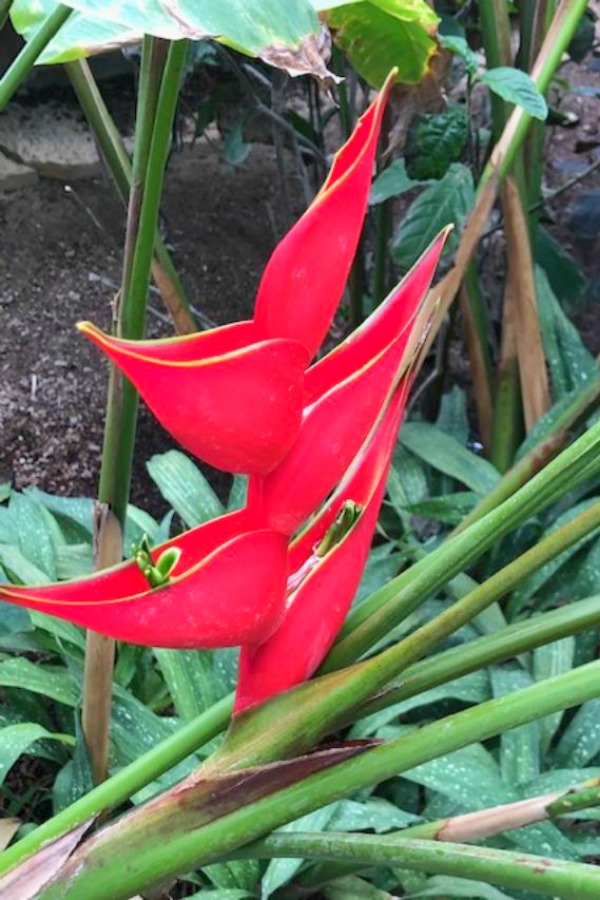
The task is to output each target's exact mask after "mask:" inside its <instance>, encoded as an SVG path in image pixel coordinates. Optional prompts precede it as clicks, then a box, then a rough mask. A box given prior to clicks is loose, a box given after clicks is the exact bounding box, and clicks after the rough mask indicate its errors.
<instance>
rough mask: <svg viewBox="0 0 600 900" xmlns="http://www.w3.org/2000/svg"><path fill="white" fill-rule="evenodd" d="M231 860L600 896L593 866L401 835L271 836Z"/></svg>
mask: <svg viewBox="0 0 600 900" xmlns="http://www.w3.org/2000/svg"><path fill="white" fill-rule="evenodd" d="M235 856H236V858H237V859H249V858H250V859H263V858H264V859H273V858H279V857H300V858H302V859H324V860H335V861H336V862H338V863H341V862H345V863H351V864H352V866H353V868H354V867H356V868H359V867H360V868H361V869H364V868H365V867H369V866H389V867H392V868H394V867H398V868H401V869H409V870H413V869H414V870H417V871H419V872H427V873H430V874H438V875H454V876H457V877H460V878H468V879H474V880H477V881H484V882H485V883H486V884H496V885H499V886H500V887H505V888H514V889H516V890H525V891H533V892H534V893H536V894H542V895H543V896H545V897H554V898H557V897H559V898H563V900H596V898H597V897H598V896H599V895H600V870H599V869H598V867H597V866H593V865H588V864H586V863H575V862H564V861H563V860H552V859H549V858H548V857H542V856H534V855H532V854H527V853H522V852H520V851H509V850H495V849H492V848H491V847H472V846H470V845H468V844H460V843H456V842H451V843H443V844H439V843H437V842H435V841H428V840H423V839H418V838H405V837H404V836H403V835H402V834H398V835H391V836H390V835H387V836H385V837H381V836H379V835H364V834H360V835H358V834H343V833H341V834H338V833H335V832H326V833H325V834H319V835H315V834H311V833H308V834H301V833H296V834H293V835H287V834H281V835H279V834H275V835H271V837H267V838H264V839H263V840H261V841H257V842H256V843H254V844H252V845H251V846H250V847H248V848H247V849H245V850H243V851H238V852H237V853H236V855H235Z"/></svg>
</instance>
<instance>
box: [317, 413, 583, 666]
mask: <svg viewBox="0 0 600 900" xmlns="http://www.w3.org/2000/svg"><path fill="white" fill-rule="evenodd" d="M599 444H600V424H596V425H594V426H593V427H592V428H591V429H590V430H589V431H588V432H586V433H585V434H584V435H582V436H581V437H580V438H579V439H578V440H577V441H575V442H574V443H573V444H571V446H570V447H567V448H566V449H565V450H563V451H562V453H561V454H560V455H559V456H558V457H556V458H555V459H554V460H552V461H551V462H549V463H548V465H547V466H546V467H545V468H544V469H543V470H542V471H541V472H539V473H538V474H537V475H536V476H534V478H532V479H531V480H530V481H529V482H527V483H526V484H525V485H523V486H522V487H521V488H520V489H519V490H518V491H517V492H516V493H515V494H513V495H512V496H511V497H509V498H508V499H506V500H505V501H504V502H503V503H502V504H500V505H499V506H497V507H495V508H494V509H492V510H491V511H490V512H488V513H487V515H485V516H484V517H483V518H481V519H479V520H477V521H476V522H474V523H473V524H472V525H471V526H470V527H469V528H468V529H466V530H465V531H461V532H460V533H455V534H454V535H451V536H450V538H448V539H447V540H446V541H445V542H444V543H443V544H442V545H441V546H439V547H438V548H436V550H434V551H433V552H432V553H430V554H429V556H427V557H426V558H425V559H423V560H420V561H418V562H417V563H415V565H414V566H412V567H411V568H410V569H409V570H406V571H405V572H402V573H401V574H400V575H398V576H397V577H396V578H394V579H392V581H390V582H389V583H388V584H387V585H385V586H384V587H383V588H380V589H379V590H378V591H376V592H375V593H374V594H372V595H371V596H370V597H369V598H368V599H367V600H365V601H363V603H361V604H360V606H359V607H358V608H357V609H356V610H355V612H354V613H352V614H351V615H350V616H349V617H348V620H347V622H346V625H345V627H344V629H343V630H342V632H341V635H340V638H338V640H337V642H336V644H335V645H334V647H333V649H332V650H331V651H330V653H329V654H328V656H327V658H326V660H325V663H324V664H323V665H322V667H321V669H320V671H321V672H329V671H332V670H333V669H339V668H341V667H343V666H344V665H348V663H350V662H353V661H354V660H356V659H358V658H359V657H360V656H361V655H362V654H363V653H364V652H365V651H366V650H368V649H369V648H370V647H371V646H373V645H374V644H375V643H376V642H377V641H378V640H380V639H381V638H382V637H384V636H385V635H386V634H387V633H388V632H389V630H390V629H391V628H393V627H394V626H395V625H397V624H398V623H399V622H400V621H402V620H403V619H404V618H405V616H407V615H409V614H410V613H411V612H412V611H413V610H414V609H415V608H416V607H417V606H418V605H419V603H421V602H423V600H424V599H425V598H426V597H427V596H429V595H431V593H433V592H434V591H435V590H437V589H439V588H440V587H442V586H443V585H444V584H446V583H447V582H448V581H449V580H450V579H451V578H453V577H454V576H455V575H457V574H458V573H459V572H461V571H462V570H463V569H464V568H465V567H466V566H468V565H469V564H470V563H471V562H473V561H474V560H475V559H476V558H478V557H479V556H481V554H482V553H484V552H485V551H486V550H487V549H489V548H490V547H491V546H492V545H493V544H494V543H495V542H496V541H497V540H498V538H499V537H500V536H501V535H503V534H506V533H507V532H508V531H510V530H512V529H513V528H514V527H516V525H518V524H520V523H521V522H523V521H525V519H527V518H529V517H530V516H531V515H533V514H534V513H536V512H538V511H539V510H541V509H543V508H545V507H546V506H548V505H549V504H550V503H552V502H553V501H554V500H555V499H557V497H559V496H562V494H564V493H565V492H566V490H568V489H569V486H570V485H571V484H576V483H578V481H579V480H580V479H582V478H583V477H584V476H585V477H589V474H590V470H589V466H590V465H591V466H592V467H593V466H596V465H597V464H598V463H599V462H600V460H598V445H599Z"/></svg>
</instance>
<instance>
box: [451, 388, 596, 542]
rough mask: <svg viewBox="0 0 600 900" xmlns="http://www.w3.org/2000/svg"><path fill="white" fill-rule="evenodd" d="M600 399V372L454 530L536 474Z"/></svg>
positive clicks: (512, 492) (465, 525) (461, 529)
mask: <svg viewBox="0 0 600 900" xmlns="http://www.w3.org/2000/svg"><path fill="white" fill-rule="evenodd" d="M598 403H600V376H598V377H596V378H594V379H593V380H592V382H591V383H590V384H589V385H588V386H587V387H586V388H585V390H583V391H577V394H576V396H575V397H574V399H573V400H572V401H571V402H570V403H569V404H568V406H566V407H565V408H564V409H563V410H562V411H561V412H560V414H559V415H558V416H557V418H556V421H555V422H554V423H553V425H552V428H551V429H550V430H549V431H548V433H547V434H546V435H545V437H544V438H543V439H542V440H541V441H540V442H539V443H537V444H536V445H535V446H534V447H533V448H532V449H531V450H529V451H528V452H527V453H526V454H525V455H524V456H523V457H522V458H521V459H519V460H518V461H517V462H516V463H515V464H514V465H513V466H512V468H511V469H509V471H508V472H507V473H506V474H505V475H504V477H503V478H502V479H501V480H500V481H499V482H498V484H497V485H496V486H495V487H494V488H492V490H491V491H489V492H488V493H487V494H486V495H485V497H483V498H482V499H481V500H480V501H479V503H478V504H477V506H475V508H474V509H472V510H471V512H470V513H469V514H468V515H467V516H466V517H465V518H464V519H463V520H462V522H461V523H460V525H458V526H457V528H456V529H455V531H454V533H455V534H458V533H459V532H461V531H464V530H465V529H466V528H468V527H469V526H470V525H472V524H473V522H477V521H479V519H481V518H482V517H483V516H485V515H486V514H487V513H488V512H490V511H491V510H492V509H495V508H496V507H497V506H499V505H500V503H502V502H503V501H504V500H506V499H507V498H508V497H511V496H512V495H513V494H514V493H515V491H517V490H518V489H519V488H520V487H522V485H524V484H526V483H527V482H528V481H529V480H530V479H531V478H533V476H534V475H535V474H536V473H537V472H539V471H540V469H542V468H543V467H544V466H545V465H546V464H547V463H548V462H549V461H550V460H551V459H553V458H554V457H555V456H556V454H557V453H558V452H559V451H560V449H561V448H562V447H563V446H564V445H565V444H566V443H567V441H568V440H569V438H570V437H571V436H572V434H573V432H574V431H575V430H576V429H577V428H578V427H580V425H581V424H582V423H583V421H585V419H586V418H587V417H588V416H589V415H590V414H591V413H592V412H593V410H594V409H595V408H596V407H597V406H598Z"/></svg>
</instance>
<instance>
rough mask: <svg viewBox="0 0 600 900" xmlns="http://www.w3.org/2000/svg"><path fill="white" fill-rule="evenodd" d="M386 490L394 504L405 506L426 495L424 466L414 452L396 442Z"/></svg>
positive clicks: (416, 501)
mask: <svg viewBox="0 0 600 900" xmlns="http://www.w3.org/2000/svg"><path fill="white" fill-rule="evenodd" d="M387 491H388V494H389V496H390V499H391V501H392V503H393V504H394V506H397V507H402V508H403V507H405V506H406V505H407V504H410V503H418V502H419V501H420V500H423V498H424V497H426V496H427V477H426V475H425V466H424V465H423V463H422V461H421V460H420V459H418V458H417V457H416V456H415V454H414V453H411V452H410V450H408V449H407V448H406V447H404V446H403V445H402V444H398V446H397V447H396V451H395V453H394V463H393V465H392V466H391V468H390V473H389V475H388V481H387Z"/></svg>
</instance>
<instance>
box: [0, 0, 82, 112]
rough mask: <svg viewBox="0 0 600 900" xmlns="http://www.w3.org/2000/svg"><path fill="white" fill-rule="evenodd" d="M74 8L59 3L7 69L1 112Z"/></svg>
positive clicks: (0, 84) (1, 88)
mask: <svg viewBox="0 0 600 900" xmlns="http://www.w3.org/2000/svg"><path fill="white" fill-rule="evenodd" d="M72 12H73V10H72V9H69V7H68V6H63V5H62V3H59V4H58V6H57V7H56V9H55V10H53V12H51V13H50V15H49V16H48V17H47V18H46V19H44V21H43V22H42V24H41V25H40V27H39V28H38V30H37V31H36V32H35V34H34V35H33V37H32V38H31V39H30V40H29V41H28V42H27V43H26V44H25V46H24V47H23V49H22V50H21V52H20V53H19V55H18V56H17V58H16V59H15V60H14V62H13V63H12V65H10V66H9V68H8V69H7V70H6V72H5V73H4V75H3V76H2V78H1V79H0V112H3V111H4V110H5V109H6V107H7V105H8V102H9V100H10V99H11V98H12V97H13V96H14V94H15V92H16V91H17V89H18V88H19V87H20V85H21V84H22V83H23V81H24V80H25V78H26V77H27V75H28V74H29V72H30V71H31V69H32V68H33V67H34V65H35V63H36V60H37V58H38V56H39V55H40V54H41V53H42V51H43V50H45V48H46V47H47V46H48V44H49V43H50V41H51V40H52V38H53V37H54V36H55V34H57V32H58V31H60V29H61V28H62V26H63V25H64V24H65V22H66V21H67V19H68V18H69V16H70V15H71V13H72Z"/></svg>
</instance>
